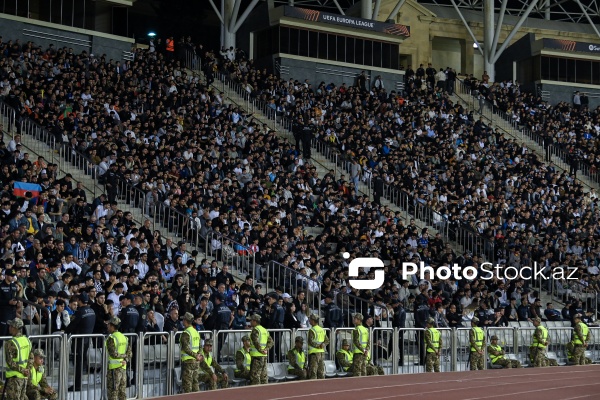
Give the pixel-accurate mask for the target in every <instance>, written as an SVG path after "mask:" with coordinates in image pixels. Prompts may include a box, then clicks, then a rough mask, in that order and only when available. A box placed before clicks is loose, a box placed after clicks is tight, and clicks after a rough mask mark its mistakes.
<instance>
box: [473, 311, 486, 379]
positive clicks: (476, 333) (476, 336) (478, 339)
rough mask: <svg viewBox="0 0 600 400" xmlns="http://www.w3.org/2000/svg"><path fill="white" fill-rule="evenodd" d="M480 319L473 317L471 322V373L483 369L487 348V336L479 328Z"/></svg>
mask: <svg viewBox="0 0 600 400" xmlns="http://www.w3.org/2000/svg"><path fill="white" fill-rule="evenodd" d="M477 324H479V318H477V317H473V319H472V320H471V330H470V331H469V343H470V344H471V355H470V357H469V364H470V369H471V371H475V370H482V369H483V350H484V348H485V347H484V346H485V334H484V332H483V329H481V328H480V327H479V326H477Z"/></svg>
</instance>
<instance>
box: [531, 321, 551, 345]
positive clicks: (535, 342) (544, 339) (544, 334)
mask: <svg viewBox="0 0 600 400" xmlns="http://www.w3.org/2000/svg"><path fill="white" fill-rule="evenodd" d="M538 329H540V330H541V331H542V342H544V343H545V342H547V341H548V329H546V327H545V326H542V325H540V326H538ZM532 346H533V347H541V348H544V347H546V345H545V344H543V343H541V342H539V341H538V338H537V336H535V332H534V335H533V345H532Z"/></svg>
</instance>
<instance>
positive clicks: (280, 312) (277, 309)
mask: <svg viewBox="0 0 600 400" xmlns="http://www.w3.org/2000/svg"><path fill="white" fill-rule="evenodd" d="M268 301H269V302H270V303H271V322H270V323H269V326H270V328H271V329H283V321H284V319H285V309H284V308H283V307H282V306H281V305H280V304H279V295H278V294H277V293H271V294H270V295H269V300H268ZM272 337H273V342H274V343H275V346H273V347H271V350H270V353H271V354H270V356H271V357H273V360H274V361H273V362H280V361H282V360H281V358H282V357H281V358H280V357H279V356H280V354H279V352H280V349H281V346H280V345H279V344H280V343H281V332H273V333H272Z"/></svg>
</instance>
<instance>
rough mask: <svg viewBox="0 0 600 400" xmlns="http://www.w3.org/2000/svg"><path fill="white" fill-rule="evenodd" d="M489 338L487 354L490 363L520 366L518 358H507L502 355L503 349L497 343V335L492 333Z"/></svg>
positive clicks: (509, 366) (506, 366)
mask: <svg viewBox="0 0 600 400" xmlns="http://www.w3.org/2000/svg"><path fill="white" fill-rule="evenodd" d="M490 340H491V343H490V345H489V346H488V354H489V355H490V361H491V362H492V365H501V366H502V367H503V368H522V367H521V363H520V362H519V361H518V360H509V359H508V358H506V357H505V356H504V355H505V352H504V350H502V347H500V346H499V345H498V336H496V335H494V336H492V337H491V339H490Z"/></svg>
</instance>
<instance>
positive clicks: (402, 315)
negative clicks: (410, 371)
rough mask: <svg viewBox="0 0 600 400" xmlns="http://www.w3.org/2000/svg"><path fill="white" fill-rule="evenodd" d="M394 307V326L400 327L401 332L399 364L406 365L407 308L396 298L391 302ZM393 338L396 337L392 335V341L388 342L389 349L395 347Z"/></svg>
mask: <svg viewBox="0 0 600 400" xmlns="http://www.w3.org/2000/svg"><path fill="white" fill-rule="evenodd" d="M391 306H392V309H393V311H394V316H393V317H392V327H393V328H398V329H399V330H400V333H399V334H398V335H399V337H398V347H399V351H400V354H399V360H398V365H399V366H403V365H404V328H405V327H406V310H405V309H404V304H403V303H402V302H401V301H400V300H398V299H394V300H392V302H391ZM393 340H394V338H393V337H391V336H390V341H389V343H388V349H393V348H394V347H393V343H394V342H393Z"/></svg>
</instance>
